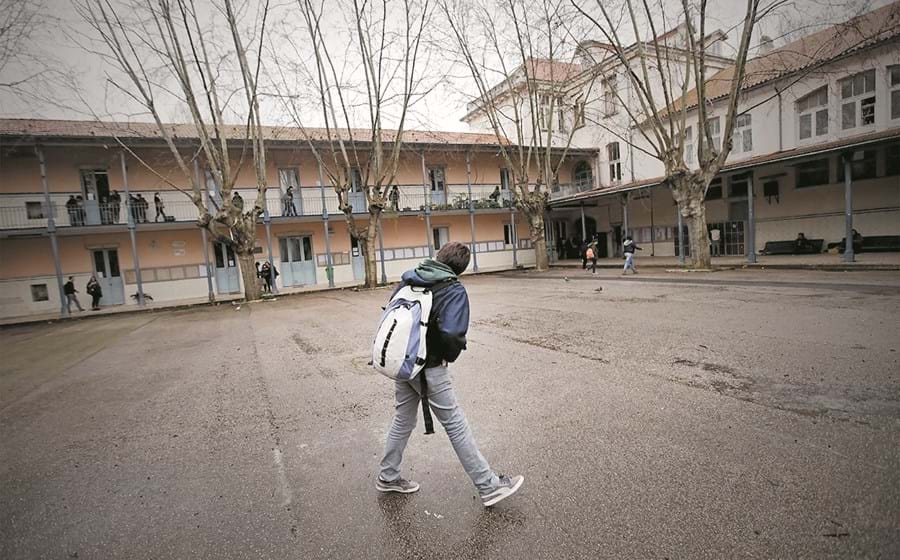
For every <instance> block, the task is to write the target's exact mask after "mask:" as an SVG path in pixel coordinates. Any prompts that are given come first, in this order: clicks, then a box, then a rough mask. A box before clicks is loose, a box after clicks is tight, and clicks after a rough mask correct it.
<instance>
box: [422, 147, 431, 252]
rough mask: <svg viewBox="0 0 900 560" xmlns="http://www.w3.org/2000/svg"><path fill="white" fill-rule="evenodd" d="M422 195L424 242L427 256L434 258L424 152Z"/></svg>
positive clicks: (423, 154) (429, 198)
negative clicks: (426, 244)
mask: <svg viewBox="0 0 900 560" xmlns="http://www.w3.org/2000/svg"><path fill="white" fill-rule="evenodd" d="M422 195H423V196H424V197H425V230H426V231H425V241H427V242H428V256H429V257H433V256H434V247H433V245H432V243H431V236H432V231H431V197H430V196H428V172H427V171H426V170H425V152H424V151H423V152H422Z"/></svg>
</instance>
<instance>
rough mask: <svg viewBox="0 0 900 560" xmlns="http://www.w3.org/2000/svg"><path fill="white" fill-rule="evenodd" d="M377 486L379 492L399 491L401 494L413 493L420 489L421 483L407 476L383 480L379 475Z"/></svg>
mask: <svg viewBox="0 0 900 560" xmlns="http://www.w3.org/2000/svg"><path fill="white" fill-rule="evenodd" d="M375 488H376V489H377V490H378V491H379V492H399V493H401V494H412V493H413V492H418V491H419V483H418V482H413V481H412V480H406V479H405V478H398V479H397V480H394V481H391V482H385V481H384V480H381V477H380V476H379V477H378V479H377V480H376V481H375Z"/></svg>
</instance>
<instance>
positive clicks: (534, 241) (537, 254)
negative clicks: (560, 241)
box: [528, 213, 550, 271]
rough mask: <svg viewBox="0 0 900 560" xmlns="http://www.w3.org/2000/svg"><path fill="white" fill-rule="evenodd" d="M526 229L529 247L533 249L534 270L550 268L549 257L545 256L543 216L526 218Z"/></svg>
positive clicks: (545, 243)
mask: <svg viewBox="0 0 900 560" xmlns="http://www.w3.org/2000/svg"><path fill="white" fill-rule="evenodd" d="M528 229H529V230H531V231H530V232H529V233H531V246H532V247H533V248H534V263H535V268H536V269H537V270H539V271H543V270H548V269H549V268H550V257H549V255H547V238H546V236H545V232H544V214H543V213H541V214H537V213H536V214H533V215H531V216H528Z"/></svg>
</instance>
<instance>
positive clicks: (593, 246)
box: [584, 239, 597, 274]
mask: <svg viewBox="0 0 900 560" xmlns="http://www.w3.org/2000/svg"><path fill="white" fill-rule="evenodd" d="M584 256H585V258H586V259H587V260H588V261H590V263H591V274H597V240H596V239H595V240H593V241H591V243H590V245H588V246H587V249H585V252H584Z"/></svg>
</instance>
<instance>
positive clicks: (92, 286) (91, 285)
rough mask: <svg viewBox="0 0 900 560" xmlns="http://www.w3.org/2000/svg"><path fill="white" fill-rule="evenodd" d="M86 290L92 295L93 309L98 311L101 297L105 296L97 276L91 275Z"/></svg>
mask: <svg viewBox="0 0 900 560" xmlns="http://www.w3.org/2000/svg"><path fill="white" fill-rule="evenodd" d="M84 290H85V291H86V292H87V293H88V295H90V296H91V311H98V310H99V309H100V298H102V297H103V289H102V288H101V287H100V283H99V282H97V277H96V276H93V275H91V279H90V280H88V283H87V287H86V288H85V289H84Z"/></svg>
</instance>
